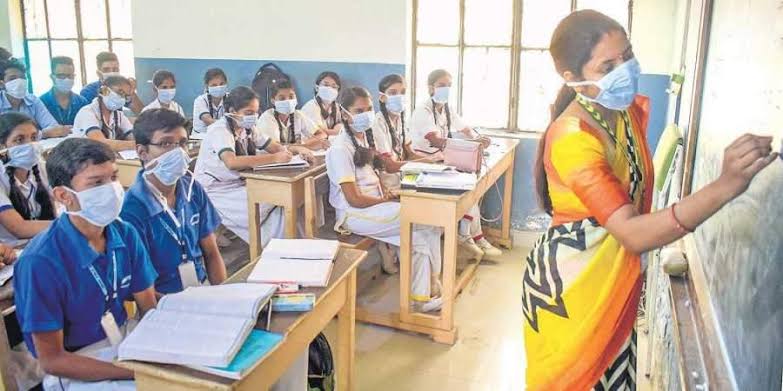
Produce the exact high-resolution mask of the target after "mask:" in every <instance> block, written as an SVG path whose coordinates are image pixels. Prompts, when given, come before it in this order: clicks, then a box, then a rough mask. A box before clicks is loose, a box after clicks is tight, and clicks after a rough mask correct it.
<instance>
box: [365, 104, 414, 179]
mask: <svg viewBox="0 0 783 391" xmlns="http://www.w3.org/2000/svg"><path fill="white" fill-rule="evenodd" d="M389 122H391V125H392V129H389V123H387V122H386V118H385V117H384V116H383V113H382V112H378V113H376V114H375V123H373V126H372V135H373V141H374V142H375V150H376V151H378V152H380V153H382V154H388V155H389V156H391V158H392V159H394V160H395V161H403V160H405V148H404V145H410V143H411V140H410V139H409V138H408V137H406V136H405V135H404V132H405V130H404V129H403V128H402V115H393V114H389ZM392 138H394V140H393V141H392ZM400 175H401V174H400V173H398V172H394V173H389V172H381V181H382V182H383V185H384V186H385V187H386V188H387V189H392V190H397V189H399V188H400V180H401V177H400Z"/></svg>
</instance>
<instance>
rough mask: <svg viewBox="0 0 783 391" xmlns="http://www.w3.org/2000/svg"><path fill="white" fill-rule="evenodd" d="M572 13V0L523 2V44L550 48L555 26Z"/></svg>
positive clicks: (531, 0)
mask: <svg viewBox="0 0 783 391" xmlns="http://www.w3.org/2000/svg"><path fill="white" fill-rule="evenodd" d="M569 13H571V0H547V1H543V0H528V1H524V2H523V4H522V46H524V47H528V48H548V47H549V41H550V40H551V39H552V33H553V32H554V31H555V27H557V24H558V23H560V21H561V20H563V18H565V17H566V16H568V14H569Z"/></svg>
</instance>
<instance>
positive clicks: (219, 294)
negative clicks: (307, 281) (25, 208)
mask: <svg viewBox="0 0 783 391" xmlns="http://www.w3.org/2000/svg"><path fill="white" fill-rule="evenodd" d="M276 289H277V287H276V286H275V285H266V284H226V285H215V286H203V287H190V288H187V289H185V290H184V291H182V292H180V293H175V294H171V295H166V296H164V297H163V298H162V299H160V301H159V302H158V307H157V309H154V310H151V311H150V312H148V313H147V315H145V316H144V318H143V319H142V320H141V322H139V325H138V326H136V328H135V329H134V330H133V331H132V332H131V333H130V334H129V335H128V337H127V338H125V340H124V341H122V343H120V345H119V349H118V359H119V360H139V361H151V362H158V363H164V364H180V365H201V366H211V367H226V366H228V365H229V364H230V363H231V362H232V360H233V359H234V356H235V355H236V354H237V352H238V351H239V349H240V347H242V345H243V343H244V342H245V339H246V338H247V336H248V334H249V333H250V331H251V330H252V329H253V326H254V325H255V324H256V320H257V318H258V314H259V312H260V311H261V308H262V307H263V306H264V305H265V304H266V303H268V302H269V300H270V298H271V296H272V295H273V294H274V292H275V290H276Z"/></svg>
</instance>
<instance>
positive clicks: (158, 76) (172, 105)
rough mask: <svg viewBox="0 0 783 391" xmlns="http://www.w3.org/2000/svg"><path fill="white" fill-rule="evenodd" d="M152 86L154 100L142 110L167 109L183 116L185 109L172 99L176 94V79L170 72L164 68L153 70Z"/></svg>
mask: <svg viewBox="0 0 783 391" xmlns="http://www.w3.org/2000/svg"><path fill="white" fill-rule="evenodd" d="M152 86H153V89H154V91H155V100H153V101H152V102H150V104H148V105H147V106H146V107H144V109H143V110H142V111H147V110H151V109H168V110H171V111H173V112H175V113H177V114H179V115H181V116H183V117H184V116H185V110H183V109H182V106H180V105H179V104H178V103H177V102H175V101H174V96H175V95H176V94H177V79H176V78H175V77H174V74H173V73H172V72H170V71H167V70H165V69H160V70H157V71H155V73H154V74H153V75H152Z"/></svg>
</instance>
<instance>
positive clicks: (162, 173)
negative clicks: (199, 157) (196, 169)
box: [147, 148, 190, 186]
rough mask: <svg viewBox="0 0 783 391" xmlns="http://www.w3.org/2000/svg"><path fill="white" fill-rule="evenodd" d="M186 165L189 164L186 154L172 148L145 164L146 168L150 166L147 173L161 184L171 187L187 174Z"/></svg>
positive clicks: (182, 150)
mask: <svg viewBox="0 0 783 391" xmlns="http://www.w3.org/2000/svg"><path fill="white" fill-rule="evenodd" d="M188 164H190V156H188V153H187V152H185V150H184V149H182V148H174V149H172V150H171V151H168V152H166V153H164V154H163V155H160V156H158V157H157V158H156V159H154V160H152V161H151V162H149V163H147V165H148V166H152V168H151V169H150V170H149V171H147V172H148V173H150V174H153V175H155V177H157V178H158V180H159V181H160V182H161V183H162V184H164V185H166V186H171V185H173V184H175V183H177V181H178V180H179V178H182V176H183V175H185V173H186V172H188Z"/></svg>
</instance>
